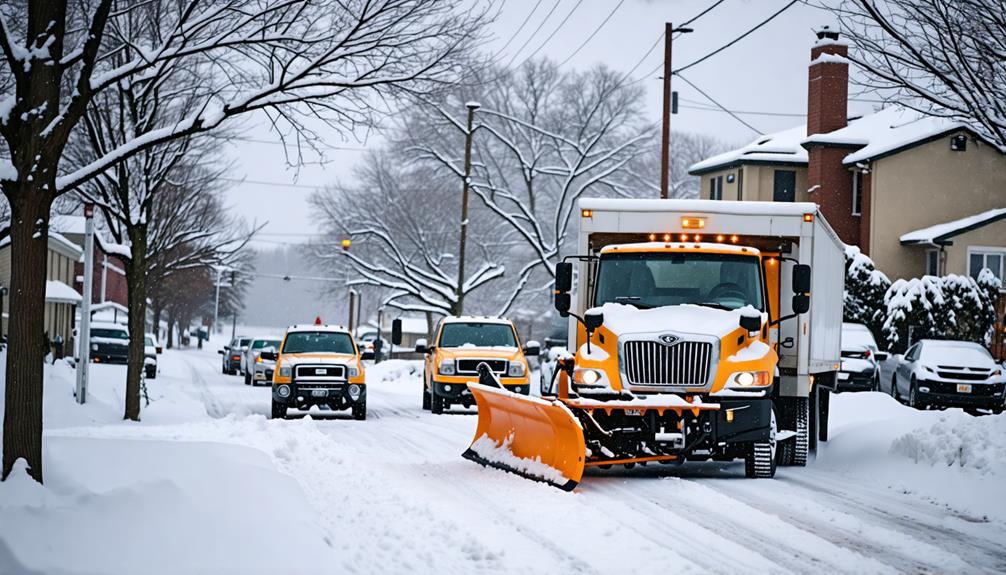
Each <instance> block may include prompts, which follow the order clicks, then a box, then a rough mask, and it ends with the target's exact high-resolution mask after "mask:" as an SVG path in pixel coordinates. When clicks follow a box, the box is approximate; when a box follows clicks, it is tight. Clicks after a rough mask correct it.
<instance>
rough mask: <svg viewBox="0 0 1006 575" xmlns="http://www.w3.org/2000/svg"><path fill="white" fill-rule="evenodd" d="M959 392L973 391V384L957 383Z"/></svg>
mask: <svg viewBox="0 0 1006 575" xmlns="http://www.w3.org/2000/svg"><path fill="white" fill-rule="evenodd" d="M957 393H971V384H970V383H958V384H957Z"/></svg>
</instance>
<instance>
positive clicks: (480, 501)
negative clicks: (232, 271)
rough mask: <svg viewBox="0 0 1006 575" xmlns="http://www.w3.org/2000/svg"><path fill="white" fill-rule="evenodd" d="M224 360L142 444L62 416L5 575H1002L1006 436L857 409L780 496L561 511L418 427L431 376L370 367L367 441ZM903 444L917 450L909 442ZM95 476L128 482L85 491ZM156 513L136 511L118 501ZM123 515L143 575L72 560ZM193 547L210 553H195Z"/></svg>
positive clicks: (657, 495) (164, 407)
mask: <svg viewBox="0 0 1006 575" xmlns="http://www.w3.org/2000/svg"><path fill="white" fill-rule="evenodd" d="M219 361H220V359H219V356H218V355H216V354H214V353H212V351H211V350H203V351H195V350H193V351H182V352H169V353H167V354H165V355H164V356H163V359H162V367H161V373H160V375H159V377H158V379H157V380H155V381H154V382H151V389H152V395H153V397H154V402H153V403H152V404H151V406H150V408H148V409H147V411H146V412H145V416H144V422H143V423H142V424H140V425H137V424H123V423H121V422H119V421H117V419H118V413H117V410H118V406H116V405H112V406H111V407H110V408H109V410H108V413H105V412H104V411H101V410H102V409H105V407H103V406H102V405H101V404H100V403H99V402H98V400H97V399H96V400H95V401H94V402H93V404H92V405H91V406H90V407H89V410H90V411H85V412H84V413H83V414H80V413H78V412H77V411H76V407H75V406H74V407H73V408H65V407H60V408H58V409H57V407H56V406H47V410H48V411H47V414H48V413H50V412H51V413H52V414H53V415H51V416H50V415H47V426H48V427H47V432H46V441H47V446H48V447H47V450H48V454H49V455H48V456H47V457H48V458H49V459H50V460H52V462H51V463H47V466H48V467H47V469H48V470H49V471H48V472H47V473H49V478H50V480H49V481H48V482H47V485H46V488H45V489H46V490H47V491H49V490H51V491H52V492H51V493H42V494H40V493H35V492H34V491H33V489H35V488H32V487H29V486H28V484H27V483H24V484H18V483H17V482H15V483H14V485H13V486H8V485H7V484H0V516H6V517H11V518H14V520H15V521H19V522H20V523H22V524H23V525H26V526H27V527H25V528H24V529H15V528H5V526H4V523H5V522H4V521H0V572H2V571H4V565H5V560H6V561H7V563H6V564H7V565H14V566H15V567H17V566H22V567H23V565H22V564H21V563H19V562H18V561H14V560H12V558H13V559H19V560H20V561H21V562H23V564H24V565H34V566H36V568H37V569H38V571H39V572H52V571H58V572H67V573H78V572H80V573H88V572H97V573H103V572H115V573H120V572H121V573H128V572H135V571H136V567H137V565H142V566H144V568H143V569H141V570H144V571H151V572H165V573H221V572H234V573H256V572H263V573H266V572H290V573H309V572H319V571H320V572H351V573H432V572H436V573H459V574H460V573H474V572H486V573H489V572H491V573H521V574H527V573H566V572H571V571H575V572H582V573H610V572H627V573H636V572H638V573H655V572H674V573H680V572H694V573H738V572H740V573H751V572H757V573H820V572H831V573H896V572H904V573H991V572H1004V571H1006V546H1004V542H1006V481H1004V474H1006V463H1004V460H1006V447H1003V445H1002V444H1003V443H1004V442H1003V441H1002V440H1003V438H1004V437H1006V426H1004V425H1003V420H1002V419H994V418H991V417H989V418H982V419H981V420H977V419H973V418H970V417H968V416H965V415H963V414H959V413H951V412H947V413H946V414H941V413H936V412H917V411H914V410H909V409H907V408H905V407H903V406H900V405H898V404H896V403H894V402H893V400H891V398H890V397H888V396H886V395H884V394H872V393H867V394H845V395H841V396H837V397H835V398H834V403H833V415H832V417H833V421H834V427H833V435H832V441H831V442H830V443H829V444H828V445H827V446H826V447H825V448H824V449H823V451H822V452H821V453H820V454H819V456H818V458H817V460H816V461H813V462H811V464H810V465H809V467H807V468H803V469H798V468H781V469H780V471H779V474H778V475H777V477H776V479H774V480H749V479H745V478H744V477H743V475H744V473H743V465H742V464H740V463H733V464H720V463H717V464H689V465H685V466H683V467H669V466H649V467H644V468H641V467H637V468H635V469H633V470H624V469H623V470H610V471H589V472H588V474H587V475H586V476H585V477H584V480H583V483H582V484H581V485H580V486H579V487H578V488H577V489H576V491H575V492H573V493H565V492H562V491H560V490H558V489H555V488H552V487H548V486H546V485H543V484H539V483H534V482H530V481H527V480H524V479H521V478H518V477H516V476H513V475H510V474H506V473H503V472H501V471H498V470H493V469H485V468H482V467H480V466H478V465H476V464H474V463H471V462H469V461H466V460H464V459H462V458H461V456H460V454H461V452H462V451H464V449H465V448H466V447H467V446H468V444H469V442H470V441H471V438H472V434H473V432H474V429H475V424H476V416H475V415H473V414H447V415H442V416H433V415H432V414H430V413H428V412H424V411H422V410H421V409H420V399H421V398H420V383H419V374H418V372H417V371H416V367H417V366H416V365H415V364H412V363H407V362H401V361H396V362H387V363H384V364H381V365H380V366H369V367H368V371H367V375H368V386H369V387H368V397H369V399H368V403H369V416H368V420H367V421H365V422H359V421H353V420H351V419H349V418H348V417H343V416H336V417H317V415H318V414H317V413H312V417H308V418H300V419H294V420H289V421H271V420H268V419H267V417H266V414H267V413H268V412H269V397H270V390H269V388H267V387H255V388H253V387H248V386H245V385H244V384H243V380H242V378H240V377H236V376H226V375H223V374H221V373H220V364H219ZM116 369H121V368H119V367H117V366H116V367H112V366H102V370H104V371H101V370H99V372H98V373H97V374H96V376H97V377H96V379H98V380H100V379H101V378H110V377H112V376H113V375H114V374H115V373H117V372H115V371H114V370H116ZM47 385H48V384H47ZM95 385H102V384H100V383H97V382H96V383H95ZM54 389H58V388H54ZM106 391H111V389H109V390H106ZM47 393H49V392H47ZM96 394H97V391H96ZM110 396H113V399H112V400H111V401H110V404H114V403H115V401H114V394H111V395H110ZM52 401H56V399H52ZM71 405H72V404H71ZM57 420H59V421H62V422H63V423H60V424H57V423H56V422H57ZM934 424H938V427H939V428H940V429H943V428H946V429H948V430H950V431H949V432H948V433H951V435H957V436H962V437H965V436H966V437H968V438H970V439H968V441H971V442H974V441H975V438H974V437H971V435H968V434H973V435H974V436H975V437H977V438H978V440H979V441H982V440H986V441H988V442H989V443H990V445H992V444H994V445H993V446H992V447H990V449H991V450H985V451H980V450H979V451H976V452H974V453H969V454H968V455H967V457H968V458H967V465H966V466H964V467H963V468H962V467H952V466H951V467H948V466H946V465H944V464H940V463H937V464H931V463H927V462H926V461H922V460H920V458H922V459H925V457H927V456H929V455H932V454H933V453H935V454H936V455H934V457H942V456H943V455H941V454H942V452H940V451H939V450H937V451H935V452H934V451H933V450H932V449H931V448H927V447H926V446H930V445H942V444H944V443H947V441H946V440H945V438H942V436H938V437H936V438H935V439H933V438H930V437H929V435H928V434H929V432H927V431H921V432H920V431H917V430H920V429H927V428H929V427H932V426H933V425H934ZM976 425H979V426H980V427H975V426H976ZM990 430H991V431H990ZM989 433H993V435H992V436H989V437H986V436H987V435H988V434H989ZM906 434H908V435H909V436H910V437H912V438H916V437H917V441H916V440H915V439H913V440H912V441H908V442H905V441H903V439H902V440H898V438H899V437H902V436H905V435H906ZM995 434H998V435H995ZM927 438H928V439H927ZM135 440H143V441H145V443H139V444H138V443H137V441H135ZM894 440H898V441H901V442H902V444H903V445H902V447H901V448H899V452H898V454H895V453H894V450H892V447H891V445H892V441H894ZM139 446H142V447H139ZM913 450H914V451H913ZM902 452H904V453H912V454H914V455H913V456H912V457H907V456H905V455H903V454H902ZM124 454H129V455H124ZM961 456H962V457H963V454H961ZM85 459H87V460H91V461H92V462H95V463H94V466H95V467H96V468H100V469H106V468H108V467H112V468H114V469H115V473H114V474H113V475H112V476H109V475H108V473H107V471H97V470H92V471H87V472H85V473H83V477H81V463H80V461H81V460H85ZM916 460H919V462H916ZM103 461H107V462H111V463H102V462H103ZM277 471H278V473H277ZM91 475H93V477H92V476H91ZM130 478H131V479H130ZM7 483H8V484H9V483H11V482H7ZM109 483H111V486H110V485H109ZM81 485H83V486H84V487H81ZM117 486H118V487H117ZM85 488H86V489H85ZM82 490H83V491H82ZM25 493H28V494H29V495H25ZM142 494H146V495H143V496H142V498H141V499H139V501H143V502H144V503H143V504H141V505H140V506H139V507H138V509H139V511H134V509H137V507H135V504H134V503H128V505H127V503H121V504H120V503H119V502H118V499H119V498H123V497H125V498H126V500H127V502H131V501H133V500H134V499H135V498H137V497H141V495H142ZM162 499H163V500H164V501H163V502H162V501H161V500H162ZM25 501H27V502H28V503H27V504H25V503H24V502H25ZM81 502H86V503H81ZM91 506H93V507H94V508H95V509H91V510H89V508H90V507H91ZM123 506H125V508H128V509H129V510H130V513H129V514H128V517H129V518H130V521H129V523H128V525H129V527H136V529H137V534H136V535H135V537H136V538H137V540H138V541H140V540H142V541H143V543H142V544H138V545H137V549H139V550H142V553H138V554H137V556H136V557H135V558H134V560H135V562H134V563H131V562H130V561H131V559H130V558H129V557H126V558H122V559H121V560H119V561H117V562H112V563H109V562H107V561H103V560H101V559H100V553H101V551H100V550H98V551H96V550H95V547H94V546H95V545H99V546H100V545H104V544H105V542H104V540H103V539H97V540H96V541H92V542H89V543H88V544H87V545H83V544H81V545H80V546H79V548H78V547H75V546H73V545H71V544H69V543H65V542H62V541H61V538H66V539H67V541H69V540H72V539H73V538H75V537H77V536H79V532H77V531H74V530H73V529H70V528H69V527H67V528H65V529H59V528H57V527H58V526H63V525H68V526H70V527H72V526H73V525H74V524H75V523H86V524H87V525H92V524H94V521H96V519H95V514H98V515H99V516H100V517H101V519H100V521H101V522H102V524H107V525H108V528H109V529H113V530H115V532H117V533H121V532H123V531H128V530H129V529H125V528H124V527H125V526H124V525H118V524H116V523H115V521H114V519H109V517H110V512H109V508H111V509H112V510H113V513H112V514H111V517H115V514H114V512H115V511H116V510H118V509H119V507H123ZM43 510H44V511H43ZM137 519H139V521H140V522H139V523H137V522H136V520H137ZM7 524H8V525H10V523H9V522H8V523H7ZM179 526H181V527H179ZM235 526H236V527H235ZM32 529H37V530H41V531H43V532H44V533H45V536H44V537H42V540H43V541H45V544H40V543H37V542H36V539H35V538H32V537H29V536H28V535H26V533H30V532H31V530H32ZM186 537H187V539H186ZM151 540H154V541H161V543H160V544H156V543H155V544H151V543H150V541H151ZM169 541H170V543H168V542H169ZM186 546H192V547H195V548H196V549H197V550H196V551H194V552H190V553H179V552H178V551H177V548H184V547H186ZM204 547H205V548H204ZM110 548H111V547H110ZM96 557H99V558H96ZM26 570H27V569H26ZM13 572H18V571H17V570H14V571H13Z"/></svg>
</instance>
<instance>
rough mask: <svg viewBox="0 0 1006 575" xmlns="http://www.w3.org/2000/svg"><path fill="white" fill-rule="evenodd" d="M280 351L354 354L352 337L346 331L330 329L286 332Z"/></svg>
mask: <svg viewBox="0 0 1006 575" xmlns="http://www.w3.org/2000/svg"><path fill="white" fill-rule="evenodd" d="M282 353H348V354H355V353H356V349H355V348H354V347H353V339H352V338H351V337H349V334H346V333H333V332H330V331H298V332H295V333H291V334H287V336H286V342H284V343H283V352H282Z"/></svg>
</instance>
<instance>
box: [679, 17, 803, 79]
mask: <svg viewBox="0 0 1006 575" xmlns="http://www.w3.org/2000/svg"><path fill="white" fill-rule="evenodd" d="M799 1H800V0H791V1H790V2H789V3H788V4H786V5H785V6H783V7H782V8H780V9H779V10H778V11H777V12H776V13H775V14H772V15H771V16H769V17H768V18H766V19H765V20H762V21H761V22H759V23H758V24H757V25H756V26H755V27H754V28H751V29H750V30H748V31H747V32H745V33H743V34H741V35H740V36H738V37H736V38H734V39H733V40H731V41H730V42H727V43H726V44H724V45H723V46H720V47H719V48H717V49H715V50H713V51H712V52H710V53H708V54H706V55H705V56H703V57H701V58H699V59H698V60H695V61H694V62H692V63H691V64H686V65H684V66H682V67H680V68H678V69H677V70H674V71H673V72H671V74H677V73H678V72H684V71H685V70H687V69H689V68H691V67H692V66H696V65H698V64H701V63H702V62H705V61H706V60H708V59H709V58H712V57H713V56H715V55H717V54H719V53H720V52H722V51H724V50H726V49H727V48H729V47H731V46H733V45H734V44H736V43H737V42H740V41H741V40H743V39H744V38H746V37H748V36H749V35H750V34H751V33H753V32H754V31H755V30H757V29H759V28H761V27H762V26H764V25H766V24H768V23H769V22H771V21H772V20H774V19H775V18H776V17H777V16H778V15H780V14H782V13H783V12H785V11H786V10H789V9H790V7H791V6H793V5H794V4H796V3H797V2H799Z"/></svg>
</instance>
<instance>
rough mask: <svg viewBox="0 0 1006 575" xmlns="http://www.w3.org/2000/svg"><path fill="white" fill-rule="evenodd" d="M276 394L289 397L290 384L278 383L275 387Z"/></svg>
mask: <svg viewBox="0 0 1006 575" xmlns="http://www.w3.org/2000/svg"><path fill="white" fill-rule="evenodd" d="M276 395H278V396H280V397H290V386H289V385H280V386H278V387H277V388H276Z"/></svg>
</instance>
